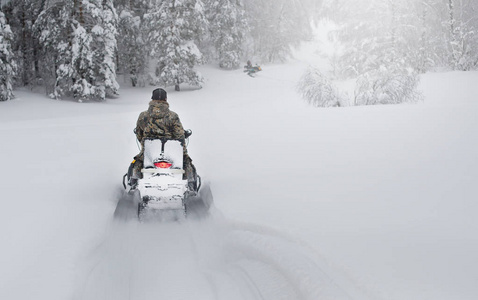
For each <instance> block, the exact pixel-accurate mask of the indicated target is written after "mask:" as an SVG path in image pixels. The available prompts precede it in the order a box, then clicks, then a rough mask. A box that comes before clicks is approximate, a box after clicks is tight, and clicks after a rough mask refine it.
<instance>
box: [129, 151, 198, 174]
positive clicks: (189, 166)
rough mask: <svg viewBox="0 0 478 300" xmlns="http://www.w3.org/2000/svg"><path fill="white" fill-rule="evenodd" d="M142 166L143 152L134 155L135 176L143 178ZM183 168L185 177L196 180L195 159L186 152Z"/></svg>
mask: <svg viewBox="0 0 478 300" xmlns="http://www.w3.org/2000/svg"><path fill="white" fill-rule="evenodd" d="M142 168H143V153H142V152H141V153H140V154H138V155H136V156H135V157H134V166H133V177H135V178H143V174H142V173H141V169H142ZM183 169H184V175H183V179H187V180H188V181H195V180H196V176H197V173H196V167H195V166H194V165H193V160H192V159H191V158H190V157H189V155H187V154H184V156H183Z"/></svg>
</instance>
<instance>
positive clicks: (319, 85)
mask: <svg viewBox="0 0 478 300" xmlns="http://www.w3.org/2000/svg"><path fill="white" fill-rule="evenodd" d="M297 88H298V90H299V92H300V93H301V95H302V97H303V98H304V99H305V100H306V101H307V102H308V103H310V104H312V105H314V106H317V107H332V106H341V103H342V102H343V101H342V98H343V97H342V96H341V94H340V93H339V91H338V89H337V88H336V87H335V86H334V85H333V83H332V82H331V81H330V80H329V79H328V78H327V77H326V76H325V75H324V74H322V73H321V72H320V71H319V70H318V69H317V68H313V67H309V69H308V70H307V71H306V72H305V74H304V75H303V76H302V78H301V79H300V81H299V84H298V86H297Z"/></svg>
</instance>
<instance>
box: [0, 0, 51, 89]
mask: <svg viewBox="0 0 478 300" xmlns="http://www.w3.org/2000/svg"><path fill="white" fill-rule="evenodd" d="M45 1H46V0H41V1H35V0H11V1H8V2H7V4H5V5H4V7H3V8H2V9H3V11H4V13H5V15H6V17H7V19H8V20H9V23H10V28H11V30H12V32H13V36H14V38H13V40H12V49H13V52H14V54H15V58H16V62H17V64H18V74H17V75H18V76H17V78H16V84H18V85H21V86H34V85H37V84H39V83H41V82H40V81H39V78H40V73H39V61H40V60H41V59H40V57H39V52H38V39H37V37H36V36H35V34H34V33H33V24H34V23H35V20H36V19H37V17H38V15H39V13H40V12H41V11H42V10H43V8H44V5H45Z"/></svg>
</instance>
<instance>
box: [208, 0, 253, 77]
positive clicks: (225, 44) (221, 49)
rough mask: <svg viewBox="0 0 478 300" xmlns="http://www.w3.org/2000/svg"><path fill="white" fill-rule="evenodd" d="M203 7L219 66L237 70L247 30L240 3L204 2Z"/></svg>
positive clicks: (237, 0)
mask: <svg viewBox="0 0 478 300" xmlns="http://www.w3.org/2000/svg"><path fill="white" fill-rule="evenodd" d="M205 5H206V8H207V17H208V21H209V30H210V35H211V39H212V41H213V43H214V46H215V51H216V53H217V58H218V60H219V66H220V67H221V68H224V69H236V68H238V67H239V65H240V63H241V59H242V55H243V49H244V48H245V45H244V41H245V37H246V34H247V33H248V30H249V28H248V25H247V19H246V17H245V11H244V5H243V4H242V1H241V0H206V1H205Z"/></svg>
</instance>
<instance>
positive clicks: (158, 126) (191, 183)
mask: <svg viewBox="0 0 478 300" xmlns="http://www.w3.org/2000/svg"><path fill="white" fill-rule="evenodd" d="M135 133H136V138H137V139H138V141H139V142H140V143H141V151H140V153H139V154H138V155H136V156H135V157H134V159H135V160H134V162H133V164H134V166H133V174H132V181H133V182H132V183H133V184H134V183H135V181H137V179H140V178H142V173H141V169H142V168H143V161H144V141H145V139H152V138H153V139H154V138H166V139H175V140H181V141H182V146H183V169H184V171H185V173H184V176H183V179H187V180H188V187H189V189H190V190H191V191H197V188H198V186H197V174H196V168H195V167H194V165H193V163H192V159H191V158H190V157H189V155H188V151H187V149H186V144H185V142H184V140H185V138H186V135H185V131H184V129H183V125H182V124H181V121H180V120H179V116H178V114H177V113H175V112H173V111H171V110H170V109H169V103H168V102H167V93H166V91H165V90H164V89H161V88H158V89H155V90H154V91H153V94H152V96H151V102H149V108H148V110H146V111H143V112H142V113H141V114H140V115H139V117H138V121H137V122H136V128H135ZM186 134H188V136H189V134H190V133H188V132H187V133H186Z"/></svg>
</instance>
